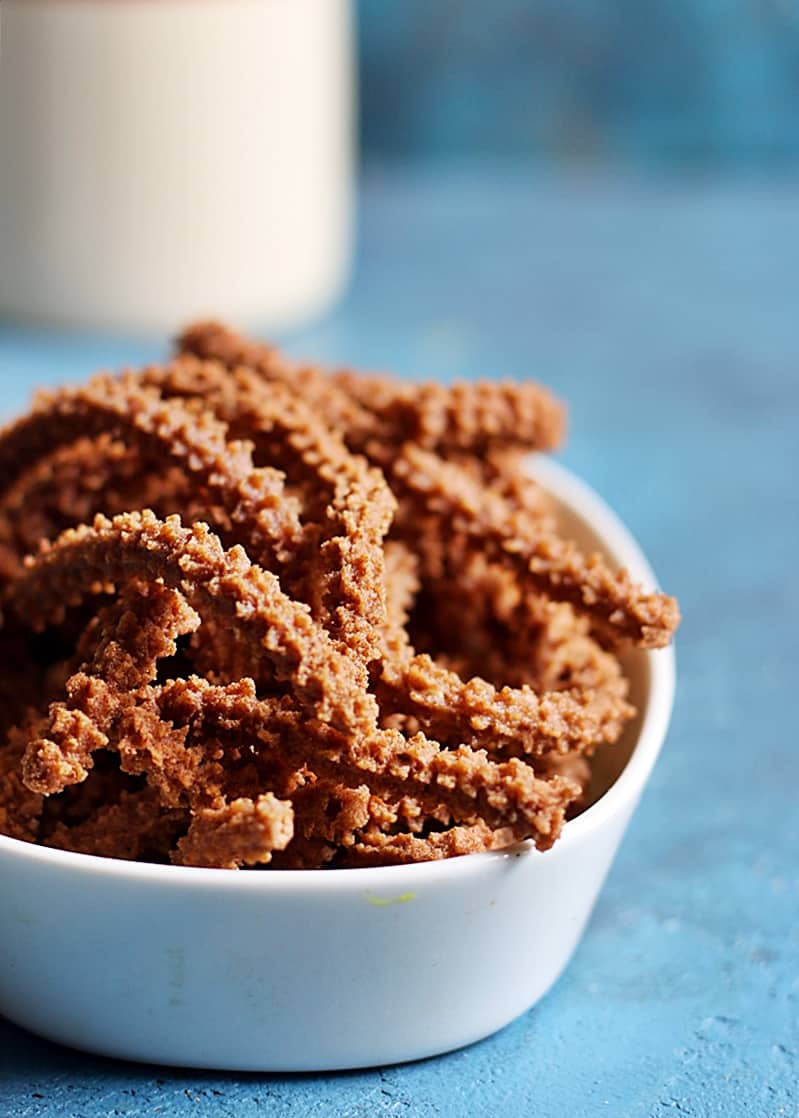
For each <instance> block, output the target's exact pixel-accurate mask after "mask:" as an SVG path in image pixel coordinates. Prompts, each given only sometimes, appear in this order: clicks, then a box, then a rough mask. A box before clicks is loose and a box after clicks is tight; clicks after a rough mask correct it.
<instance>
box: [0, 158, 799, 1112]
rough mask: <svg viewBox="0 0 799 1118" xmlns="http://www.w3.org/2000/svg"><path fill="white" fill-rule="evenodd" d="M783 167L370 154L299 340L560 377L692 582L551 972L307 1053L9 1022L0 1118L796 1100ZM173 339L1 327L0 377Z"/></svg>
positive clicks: (795, 366)
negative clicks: (449, 1041) (446, 1048)
mask: <svg viewBox="0 0 799 1118" xmlns="http://www.w3.org/2000/svg"><path fill="white" fill-rule="evenodd" d="M797 185H799V184H795V185H794V187H792V188H790V189H789V188H788V187H787V186H786V187H784V188H783V189H776V188H774V187H771V186H768V185H757V184H750V185H748V186H744V185H738V186H735V187H725V186H723V185H714V184H710V183H705V184H693V185H690V186H689V185H677V184H674V183H672V184H671V185H657V184H654V183H649V184H645V183H638V184H635V183H629V182H628V183H626V184H620V183H617V182H613V181H611V180H605V181H593V182H588V181H584V182H580V181H574V180H572V181H568V182H567V181H564V180H562V179H552V178H549V179H540V178H532V177H530V176H528V175H526V174H523V173H521V172H520V173H518V174H517V175H515V176H511V177H508V176H500V175H499V174H493V173H491V172H483V173H480V174H473V175H462V176H459V177H449V178H442V177H441V176H436V177H432V178H425V177H419V176H416V177H412V176H405V177H396V176H393V175H383V176H381V175H373V176H372V177H371V178H370V180H369V182H368V184H367V188H366V190H365V193H364V199H363V203H364V204H363V230H362V249H361V254H360V262H359V268H358V271H357V278H356V281H355V283H354V286H353V289H352V292H351V294H350V296H349V298H348V299H347V301H346V302H345V304H344V305H343V306H342V307H341V309H340V310H339V311H338V313H336V314H335V315H333V316H331V317H330V318H329V319H327V320H326V321H324V322H322V323H319V324H318V325H317V326H316V327H314V328H312V329H309V330H308V331H306V332H305V333H304V334H303V335H301V336H300V335H297V336H295V337H293V338H291V339H289V342H290V345H291V347H292V349H294V350H295V351H296V352H297V353H304V354H308V355H311V356H318V357H320V358H325V359H328V360H338V359H341V360H344V359H349V360H352V361H353V362H356V363H362V364H366V365H373V366H379V365H383V366H388V367H393V368H394V369H396V370H398V371H399V372H401V373H404V374H411V373H426V374H428V375H433V376H439V377H444V378H446V377H451V376H453V375H455V374H461V375H466V376H473V375H477V374H484V375H486V374H488V375H497V374H503V375H508V374H514V375H518V376H535V377H538V378H540V379H542V380H545V381H547V382H549V383H551V384H552V385H553V386H554V387H555V388H556V389H557V390H558V391H559V392H560V393H561V394H563V395H564V396H565V397H566V398H567V399H568V400H570V401H571V403H572V417H573V422H572V428H573V430H572V435H571V440H570V446H569V449H568V451H567V452H566V454H565V455H564V459H565V461H566V462H567V463H568V464H569V465H571V466H572V467H573V468H575V469H576V470H577V471H578V472H579V473H581V474H582V475H584V476H585V477H586V478H587V479H588V480H589V481H591V482H592V483H593V484H594V485H595V486H596V487H597V488H598V489H599V491H600V492H602V493H603V494H604V495H605V496H606V497H607V498H608V500H609V501H610V502H611V504H613V505H614V506H615V508H616V509H617V510H618V511H619V512H620V514H621V515H622V517H623V518H624V519H625V520H626V521H627V522H628V524H629V525H630V526H631V527H632V528H633V530H634V531H635V532H636V534H637V535H638V537H639V539H640V540H641V542H642V544H643V546H644V548H645V550H646V552H647V553H648V554H649V556H650V557H651V559H652V561H653V563H654V565H655V567H656V569H657V570H658V572H659V574H660V576H661V579H662V582H663V584H664V585H665V586H666V587H667V588H668V589H669V590H670V591H673V592H674V593H676V594H677V595H678V596H679V597H680V600H681V603H682V606H683V610H684V614H685V622H684V626H683V628H682V630H681V632H680V637H679V641H678V664H679V677H680V678H679V685H678V701H677V706H676V710H675V716H674V722H673V727H672V731H671V734H670V737H669V740H668V742H667V744H666V747H665V751H664V754H663V757H662V760H661V761H660V763H659V765H658V768H657V770H656V772H655V775H654V778H653V780H652V783H651V785H650V788H649V790H648V791H647V793H646V795H645V797H644V800H643V803H642V805H641V809H640V811H639V813H638V815H637V816H636V818H635V820H634V822H633V824H632V826H631V829H630V831H629V833H628V835H627V838H626V840H625V842H624V845H623V847H622V850H621V853H620V855H619V858H618V861H617V862H616V865H615V868H614V870H613V871H612V873H611V876H610V878H609V880H608V882H607V886H606V888H605V890H604V893H603V895H602V898H601V900H600V902H599V905H598V907H597V909H596V912H595V914H594V917H593V920H592V922H591V925H590V927H589V930H588V933H587V935H586V938H585V940H584V941H583V943H582V945H581V947H580V949H579V951H578V953H577V955H576V957H575V959H574V961H573V963H572V965H571V967H570V968H569V970H568V972H567V973H566V975H565V976H564V977H563V979H562V980H561V981H560V982H559V984H558V985H557V987H556V988H555V989H554V991H553V992H552V993H551V994H550V995H549V996H548V997H547V998H546V999H545V1000H544V1002H543V1003H542V1004H541V1005H540V1006H538V1007H537V1008H536V1009H535V1010H533V1011H532V1012H531V1013H529V1014H527V1015H526V1016H524V1017H523V1018H521V1019H520V1020H519V1021H518V1022H516V1023H515V1024H513V1025H512V1026H510V1027H509V1028H508V1029H506V1030H504V1031H503V1032H502V1033H500V1034H499V1035H497V1036H495V1037H493V1038H491V1039H490V1040H488V1041H485V1042H484V1043H482V1044H480V1045H477V1046H476V1047H474V1048H472V1049H469V1050H466V1051H463V1052H459V1053H455V1054H453V1055H450V1056H447V1057H444V1058H441V1059H438V1060H431V1061H427V1062H424V1063H421V1064H417V1065H413V1066H408V1067H399V1068H389V1069H385V1070H383V1071H380V1072H378V1071H374V1072H364V1073H353V1074H345V1075H341V1076H324V1077H315V1076H310V1077H291V1076H236V1075H216V1074H203V1073H198V1072H175V1071H169V1070H164V1069H156V1068H151V1067H136V1066H132V1065H127V1064H121V1063H116V1062H113V1061H107V1060H100V1059H94V1058H91V1057H88V1056H83V1055H80V1054H76V1053H72V1052H69V1051H67V1050H65V1049H61V1048H58V1047H56V1046H54V1045H51V1044H48V1043H45V1042H43V1041H39V1040H37V1039H35V1038H33V1037H30V1036H28V1035H26V1034H24V1033H23V1032H21V1031H19V1030H17V1029H15V1028H13V1027H12V1026H10V1025H8V1024H4V1023H2V1022H0V1114H2V1116H3V1118H40V1116H47V1118H50V1116H53V1118H56V1116H58V1118H60V1116H62V1115H63V1116H65V1118H66V1116H69V1118H100V1116H107V1115H128V1116H133V1115H136V1116H139V1115H148V1116H149V1115H156V1114H170V1115H177V1116H183V1115H186V1116H188V1115H192V1116H196V1118H204V1116H208V1118H211V1116H214V1118H218V1116H224V1115H236V1116H237V1118H249V1116H251V1115H258V1114H267V1113H268V1114H273V1115H282V1114H288V1113H291V1114H302V1115H309V1116H313V1118H326V1116H333V1115H336V1116H345V1115H346V1116H352V1118H355V1116H360V1115H363V1116H372V1115H379V1114H408V1115H419V1116H422V1118H424V1116H434V1115H436V1116H444V1118H446V1116H450V1115H452V1116H460V1115H467V1114H468V1115H472V1114H474V1115H487V1116H493V1115H497V1114H502V1115H505V1116H507V1118H517V1116H518V1118H523V1116H524V1118H532V1116H535V1118H563V1116H569V1118H584V1116H585V1118H587V1116H594V1115H612V1116H619V1115H621V1116H631V1118H632V1116H634V1118H669V1116H671V1115H674V1114H680V1115H691V1116H696V1118H710V1116H713V1118H716V1116H718V1118H730V1116H736V1115H748V1116H753V1118H761V1116H762V1118H779V1116H783V1115H784V1116H786V1118H796V1116H797V1115H799V1088H798V1087H797V1080H799V919H798V918H797V917H798V915H799V823H798V821H797V819H798V817H797V810H796V801H797V787H798V783H797V782H798V778H799V763H798V762H797V734H796V719H795V708H794V706H793V701H794V698H795V690H796V672H797V667H799V662H798V660H799V658H798V657H797V640H796V627H797V619H798V618H799V581H798V580H797V578H796V574H795V567H794V564H795V561H796V556H797V554H798V553H799V533H798V532H797V498H796V474H797V466H799V462H798V461H797V457H798V456H797V446H799V316H797V301H796V300H797V290H799V285H798V283H797V281H799V207H797V205H796V198H797V193H796V186H797ZM161 348H162V346H161V344H159V343H155V342H154V343H152V344H144V343H124V342H118V341H108V340H105V341H103V340H102V339H94V340H88V339H86V338H64V337H60V336H54V335H46V334H44V333H34V332H29V331H21V330H17V329H12V328H10V327H5V328H2V327H0V374H1V375H2V398H1V399H2V405H3V406H4V407H7V408H10V407H16V406H18V405H19V404H20V403H21V401H22V399H23V397H24V396H25V394H26V392H27V391H28V389H29V387H30V386H31V384H32V383H33V382H34V381H38V382H47V381H53V380H54V379H56V378H58V377H59V376H62V377H73V378H78V377H82V376H84V375H85V373H86V372H87V371H88V370H89V369H91V368H92V367H93V366H96V365H99V364H100V363H102V362H104V361H109V362H111V363H115V364H118V363H120V362H121V361H123V360H128V359H129V360H140V359H144V358H145V357H149V356H153V355H156V354H157V353H158V352H159V351H160V349H161ZM1 898H2V892H1V887H0V903H2V899H1ZM517 934H523V931H521V930H519V931H518V932H517ZM321 938H323V937H320V950H324V946H323V943H322V942H321ZM0 965H2V964H1V962H0ZM222 1027H224V1026H222ZM343 1027H346V1023H343Z"/></svg>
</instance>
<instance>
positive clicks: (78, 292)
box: [0, 0, 353, 331]
mask: <svg viewBox="0 0 799 1118" xmlns="http://www.w3.org/2000/svg"><path fill="white" fill-rule="evenodd" d="M0 10H1V11H2V44H1V45H2V50H1V51H0V312H1V313H4V314H11V315H19V316H25V317H35V318H39V319H46V320H49V321H51V322H56V323H63V324H67V325H74V326H85V327H100V328H117V329H134V330H145V331H161V330H174V329H175V328H176V327H177V326H179V325H180V324H181V323H182V322H183V321H184V320H186V319H190V318H192V317H195V316H199V315H205V314H214V315H219V316H226V317H229V318H231V319H234V320H235V321H237V322H240V323H242V324H245V325H246V324H248V323H249V324H251V325H252V324H257V325H260V326H269V327H272V328H274V327H280V326H285V325H287V324H290V323H292V322H295V321H297V320H299V319H301V318H304V317H306V316H309V315H312V314H314V313H316V312H318V311H320V310H322V309H323V308H324V307H325V306H326V305H328V304H329V303H330V301H331V300H332V299H333V298H334V297H335V296H336V295H337V294H338V293H339V291H340V290H341V287H342V285H343V283H344V281H345V279H346V275H347V270H348V265H349V258H350V244H351V221H350V217H351V202H352V180H353V138H352V117H353V111H352V110H353V80H352V26H351V23H352V20H351V17H352V12H351V8H350V0H3V3H2V6H1V8H0Z"/></svg>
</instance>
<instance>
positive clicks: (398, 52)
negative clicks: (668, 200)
mask: <svg viewBox="0 0 799 1118" xmlns="http://www.w3.org/2000/svg"><path fill="white" fill-rule="evenodd" d="M358 12H359V16H360V31H361V39H362V44H363V52H362V65H361V75H362V89H363V97H362V104H363V137H364V142H365V145H366V150H367V151H368V152H369V153H371V154H378V155H380V156H381V157H395V156H400V157H413V158H422V159H425V160H434V161H440V160H442V159H446V158H449V159H460V158H464V157H468V158H472V157H474V156H475V155H478V154H482V155H485V154H487V155H492V156H501V157H508V158H515V157H519V156H522V157H525V158H537V159H539V160H541V161H542V162H551V161H552V160H556V161H559V162H562V161H568V162H574V161H579V162H597V161H598V162H613V161H615V162H619V161H623V162H626V163H630V164H635V165H637V166H655V167H664V168H669V169H684V168H704V167H709V166H723V167H725V168H727V169H734V170H736V171H748V170H751V169H752V168H753V167H762V166H772V167H785V166H790V165H794V164H795V162H796V159H797V156H799V112H797V103H798V102H799V0H492V2H491V3H484V2H481V0H433V2H430V0H402V2H401V3H382V2H380V0H361V3H360V4H359V6H358Z"/></svg>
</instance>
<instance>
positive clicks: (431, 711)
mask: <svg viewBox="0 0 799 1118" xmlns="http://www.w3.org/2000/svg"><path fill="white" fill-rule="evenodd" d="M563 425H564V424H563V413H562V410H561V407H560V405H559V404H558V403H557V402H556V401H555V400H554V399H553V397H552V396H551V395H550V394H549V393H548V392H547V391H546V390H544V389H542V388H540V387H538V386H536V385H532V384H516V385H507V384H490V383H485V384H468V385H459V386H455V387H452V388H444V387H442V386H439V385H422V386H413V387H411V386H409V385H404V384H399V383H396V382H394V381H391V380H389V379H386V378H379V377H371V376H358V375H356V374H353V373H349V372H344V373H336V374H328V373H325V372H322V371H320V370H318V369H316V368H310V367H302V366H297V365H294V364H291V363H289V362H288V361H286V360H285V359H284V358H283V357H281V356H280V355H279V354H278V353H277V352H275V351H274V350H272V349H270V348H268V347H266V346H262V345H258V344H255V343H251V342H248V341H246V340H245V339H242V338H240V337H239V336H238V335H236V334H235V333H233V332H232V331H231V330H229V329H227V328H226V327H223V326H220V325H216V324H211V323H204V324H200V325H198V326H195V327H193V328H191V329H190V330H188V331H187V332H186V333H185V334H184V335H183V337H182V338H181V341H180V352H179V353H178V355H177V357H176V358H175V359H174V360H173V361H172V362H171V363H169V364H167V365H165V366H163V367H157V368H147V369H144V370H142V371H141V372H136V373H130V372H128V373H124V374H122V375H121V376H118V377H114V376H110V375H101V376H97V377H94V378H93V379H92V380H90V381H89V382H88V383H87V384H86V385H85V386H83V387H79V388H74V389H72V388H70V389H64V390H61V391H58V392H54V393H52V394H41V395H39V396H38V397H37V399H36V401H35V403H34V406H33V410H32V411H31V412H30V413H29V414H28V415H26V416H25V417H24V418H22V419H20V420H19V421H17V422H16V423H14V424H13V425H11V426H10V427H8V428H7V429H6V430H5V431H4V432H3V433H2V435H0V609H1V610H2V616H1V617H0V650H1V651H2V656H3V664H4V671H3V676H2V679H0V742H2V744H0V832H3V833H5V834H8V835H11V836H12V837H15V838H19V839H23V840H26V841H31V842H39V843H42V844H44V845H47V846H51V847H58V848H61V849H66V850H73V851H81V852H85V853H91V854H99V855H105V856H108V857H115V858H131V859H139V860H149V861H161V862H163V861H170V860H171V861H172V862H175V863H177V864H181V865H191V866H218V867H229V868H237V867H240V866H255V865H265V864H267V863H269V865H270V866H271V867H275V868H278V867H280V868H313V867H322V866H362V865H373V864H392V863H401V862H408V861H420V860H426V859H433V858H442V857H450V856H454V855H458V854H465V853H471V852H474V851H481V850H487V849H493V848H498V847H502V846H506V845H508V844H510V843H512V842H514V841H517V840H521V839H526V838H532V839H533V840H534V841H535V844H536V846H537V847H538V848H539V849H541V850H545V849H547V848H548V847H550V846H551V845H552V843H553V842H554V841H555V840H556V839H557V837H558V835H559V833H560V830H561V827H562V824H563V821H564V818H565V817H566V815H567V812H569V811H574V810H575V809H576V808H577V807H579V805H580V802H581V797H582V796H583V794H584V790H585V787H586V784H587V781H588V778H589V776H590V760H589V759H590V757H591V755H592V753H593V752H594V750H595V749H596V748H597V747H599V746H601V745H604V744H610V743H613V742H614V741H616V740H617V739H618V737H619V735H620V733H621V731H622V729H623V727H624V725H625V723H626V722H627V720H628V719H629V718H630V717H631V715H632V714H633V709H632V707H631V706H630V704H629V703H628V701H627V683H626V680H625V679H624V676H623V674H622V670H621V667H620V663H619V660H618V658H617V655H616V653H617V652H618V650H620V649H621V648H623V647H624V646H625V645H629V644H635V645H638V646H640V647H644V648H656V647H660V646H662V645H665V644H667V643H668V641H669V639H670V636H671V633H672V632H673V630H674V628H675V627H676V625H677V622H678V619H679V615H678V611H677V606H676V603H675V602H674V600H673V599H671V598H668V597H666V596H664V595H662V594H659V593H649V592H646V591H644V590H642V589H641V588H639V587H637V586H635V585H634V584H633V583H632V582H631V581H630V579H629V578H628V576H627V575H626V574H625V573H624V572H619V573H617V572H614V571H611V570H609V569H608V567H607V566H606V565H605V564H604V562H603V561H602V560H601V559H600V558H598V557H596V556H585V555H583V554H582V553H581V552H580V551H579V550H578V548H577V547H576V546H575V545H574V544H573V543H571V542H569V541H568V540H565V539H563V538H562V536H561V535H560V534H559V532H558V529H557V525H556V523H555V520H554V517H553V514H552V510H551V508H550V507H549V504H548V501H547V499H546V496H545V494H544V493H543V492H542V491H541V490H540V489H539V487H538V486H537V485H536V484H535V483H534V482H533V481H532V480H531V479H530V478H529V477H528V476H527V475H526V473H525V471H524V467H523V462H524V456H525V455H526V454H527V453H528V452H529V451H531V450H549V449H552V448H554V447H555V446H557V445H558V443H559V441H560V439H561V437H562V431H563Z"/></svg>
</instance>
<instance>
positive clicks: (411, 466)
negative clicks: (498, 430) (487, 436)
mask: <svg viewBox="0 0 799 1118" xmlns="http://www.w3.org/2000/svg"><path fill="white" fill-rule="evenodd" d="M392 478H396V479H399V480H400V482H401V484H402V486H403V488H404V489H406V490H408V491H409V492H411V493H412V494H413V495H414V498H415V499H416V500H417V501H421V503H422V505H423V507H424V508H425V509H426V511H428V512H429V513H430V514H431V515H432V516H434V517H437V518H440V520H441V533H442V534H447V533H451V534H452V535H454V536H465V537H467V538H468V539H469V540H470V541H472V543H473V545H474V546H475V547H479V548H481V549H482V550H483V551H484V553H486V554H487V555H488V556H489V557H490V558H491V559H493V560H495V561H497V562H499V563H501V564H502V565H505V566H509V567H512V568H513V569H514V571H515V572H516V573H517V576H518V578H519V579H520V580H521V581H522V582H523V583H526V584H529V585H530V586H531V588H533V589H535V590H537V591H539V592H540V593H544V594H547V595H548V596H550V597H551V598H553V599H555V600H556V601H566V602H569V603H570V604H571V605H572V606H573V607H574V608H575V609H577V610H579V611H583V612H585V613H587V614H588V615H589V616H590V617H591V619H592V621H593V622H594V624H595V625H596V626H597V627H598V628H600V627H601V629H602V631H603V633H604V634H605V635H606V636H608V638H609V639H611V640H612V641H614V642H620V641H623V640H628V641H631V642H634V643H635V644H637V645H639V647H641V648H661V647H663V646H664V645H666V644H668V642H669V640H670V639H671V635H672V633H673V632H674V630H675V629H676V627H677V625H678V623H679V619H680V615H679V611H678V608H677V603H676V601H675V600H674V598H669V597H667V596H666V595H665V594H660V593H650V592H645V591H642V590H641V588H640V587H639V586H637V585H636V584H635V583H634V582H633V581H632V579H631V578H630V576H629V574H628V573H627V572H626V571H619V572H617V573H613V572H612V571H611V570H610V569H609V568H608V566H607V564H606V563H605V561H604V560H603V559H602V557H601V556H600V555H591V556H587V557H586V556H584V555H583V554H582V553H581V552H580V551H579V549H578V548H577V547H576V545H574V544H573V543H571V542H570V541H568V540H564V539H562V538H560V537H559V536H555V535H553V534H552V533H551V532H548V531H544V532H542V533H540V534H530V533H528V532H525V531H524V526H525V524H524V523H521V524H520V516H519V514H518V512H517V511H516V510H514V509H513V508H512V507H510V506H509V505H508V504H507V503H506V502H505V501H504V500H503V499H502V497H501V496H500V495H499V494H498V493H497V492H495V491H493V490H491V489H489V488H487V487H480V486H478V485H475V484H474V483H472V482H471V481H470V480H469V479H468V478H467V477H466V475H465V474H464V472H463V471H462V470H457V469H456V468H455V467H452V466H451V465H450V464H449V463H446V462H443V461H441V460H440V459H438V458H436V457H435V456H434V455H432V454H430V453H429V452H427V451H425V450H422V449H421V448H419V447H417V446H414V445H412V444H408V445H406V446H405V447H404V448H403V450H402V454H401V456H400V458H399V459H398V460H397V461H396V462H395V463H394V466H393V470H392ZM525 520H526V518H525Z"/></svg>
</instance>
